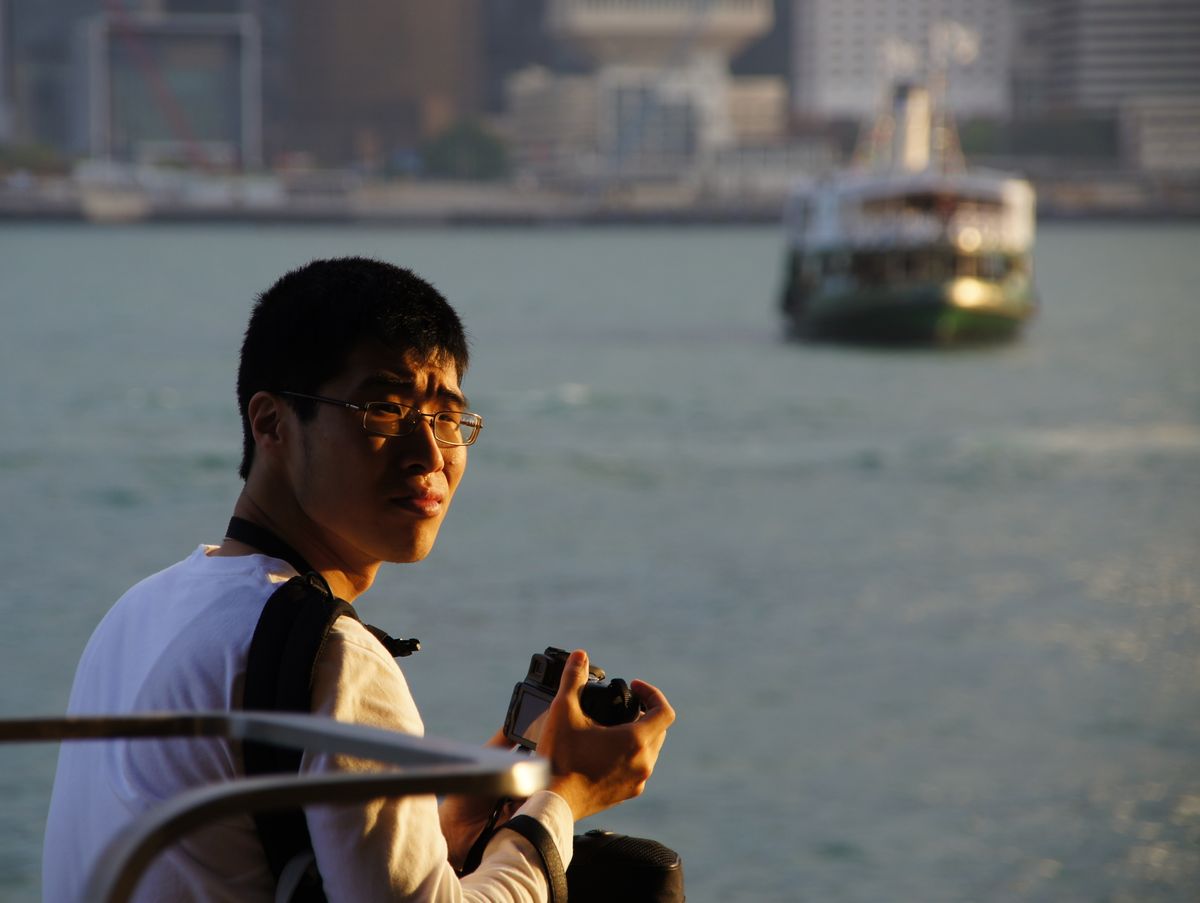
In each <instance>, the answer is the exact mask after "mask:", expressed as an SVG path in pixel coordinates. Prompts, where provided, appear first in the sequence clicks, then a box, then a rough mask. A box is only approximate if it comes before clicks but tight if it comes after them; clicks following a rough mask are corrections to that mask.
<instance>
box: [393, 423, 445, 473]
mask: <svg viewBox="0 0 1200 903" xmlns="http://www.w3.org/2000/svg"><path fill="white" fill-rule="evenodd" d="M414 419H415V420H416V425H415V426H414V427H413V430H412V432H411V433H409V434H408V435H406V436H397V437H395V438H394V439H391V440H389V442H390V443H391V444H393V445H395V446H397V447H398V448H397V450H398V452H399V454H400V455H401V456H402V460H403V462H404V467H405V469H407V470H412V471H414V472H418V473H435V472H437V471H439V470H441V469H442V468H443V467H445V466H446V458H445V456H444V455H443V454H442V446H441V445H439V444H438V441H437V437H435V436H434V434H433V420H432V419H431V418H429V417H419V416H418V417H414Z"/></svg>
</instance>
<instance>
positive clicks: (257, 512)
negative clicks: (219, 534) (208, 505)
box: [211, 490, 380, 602]
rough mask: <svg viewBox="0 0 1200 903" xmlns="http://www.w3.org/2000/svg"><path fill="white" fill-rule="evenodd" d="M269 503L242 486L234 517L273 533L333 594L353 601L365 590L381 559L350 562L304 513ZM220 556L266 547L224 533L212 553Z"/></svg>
mask: <svg viewBox="0 0 1200 903" xmlns="http://www.w3.org/2000/svg"><path fill="white" fill-rule="evenodd" d="M273 507H278V506H271V505H269V504H259V503H258V502H257V501H256V500H255V499H254V498H253V497H252V496H251V494H250V493H249V492H248V491H247V490H243V491H242V493H241V495H239V496H238V499H237V501H236V502H235V503H234V506H233V515H234V517H240V518H242V519H243V520H247V521H249V522H250V523H252V524H254V525H256V526H258V527H260V528H262V529H265V530H269V531H270V532H271V533H273V534H274V535H275V536H276V537H278V539H280V540H282V541H283V542H284V543H286V544H287V545H288V546H291V547H292V548H293V549H294V550H295V551H296V552H297V554H299V555H300V556H301V557H302V558H303V559H304V560H305V561H307V562H308V563H309V565H310V566H311V567H312V568H313V569H314V570H315V571H317V572H318V573H319V574H320V575H321V576H322V577H324V578H325V580H326V581H327V582H328V583H329V588H330V589H331V590H333V593H334V595H335V596H337V597H338V598H339V599H344V600H346V601H347V602H353V601H354V600H355V599H356V598H358V597H359V596H360V595H362V594H363V593H365V592H366V591H367V590H368V589H369V588H370V586H371V584H372V583H373V582H374V580H375V574H376V573H377V572H378V570H379V565H380V562H374V563H371V564H368V565H366V566H365V567H362V566H359V567H352V566H349V565H348V564H347V563H346V562H345V561H344V560H343V559H342V558H341V557H339V556H338V555H337V553H336V552H335V551H334V550H333V549H332V548H330V546H329V544H328V543H327V542H324V541H323V540H322V539H321V537H320V533H319V530H317V529H316V525H315V524H314V525H312V526H311V527H309V526H308V525H309V524H311V521H309V519H308V518H307V517H304V516H303V514H298V515H297V516H294V517H289V516H281V515H280V514H279V513H277V512H276V511H274V510H273ZM211 554H213V555H215V556H219V557H234V556H240V555H253V554H268V553H267V550H266V549H260V548H257V547H255V546H254V545H252V544H250V543H249V542H248V541H246V540H244V539H233V538H231V537H228V536H227V537H225V539H224V541H223V542H222V543H221V545H220V546H218V547H217V548H216V549H214V550H213V552H212V553H211Z"/></svg>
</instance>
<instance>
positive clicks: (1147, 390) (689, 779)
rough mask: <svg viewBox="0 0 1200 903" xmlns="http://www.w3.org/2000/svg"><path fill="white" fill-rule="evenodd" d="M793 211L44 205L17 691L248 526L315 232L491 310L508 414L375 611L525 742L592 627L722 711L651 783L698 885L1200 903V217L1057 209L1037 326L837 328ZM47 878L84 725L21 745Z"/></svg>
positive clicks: (28, 321)
mask: <svg viewBox="0 0 1200 903" xmlns="http://www.w3.org/2000/svg"><path fill="white" fill-rule="evenodd" d="M780 250H781V249H780V242H779V236H778V235H777V234H776V232H775V230H773V229H769V228H737V229H718V228H695V229H682V230H671V229H654V228H647V229H625V228H602V229H587V228H568V229H529V230H507V231H502V230H497V231H487V230H480V231H472V230H456V231H437V230H431V231H426V230H383V229H379V230H372V229H351V228H341V227H338V228H333V227H311V228H272V229H262V228H249V227H247V228H230V227H207V226H205V227H182V226H181V227H163V226H156V227H153V228H150V227H136V228H134V227H130V228H112V229H95V228H86V227H80V226H72V225H62V224H54V225H41V226H32V225H20V226H17V225H6V226H4V227H2V228H0V292H2V295H0V311H2V312H3V315H4V316H3V319H4V326H3V331H2V333H0V343H2V349H0V351H2V353H0V377H3V386H4V391H3V393H2V394H0V489H2V491H3V499H4V504H3V511H2V513H0V531H2V532H0V539H2V542H0V574H2V575H3V576H2V577H0V580H2V583H0V613H2V615H3V623H4V624H5V628H6V629H5V630H4V631H3V633H0V713H3V714H5V715H24V714H41V713H55V712H59V711H61V710H62V709H63V707H64V705H65V700H66V694H67V690H68V687H69V684H70V680H71V675H72V670H73V668H74V663H75V661H76V659H77V657H78V654H79V651H80V649H81V648H82V645H83V643H84V642H85V640H86V638H87V635H88V633H89V632H90V630H91V628H92V627H93V626H94V624H95V623H96V621H97V620H98V618H99V617H100V615H101V614H102V612H103V611H104V610H105V609H106V608H107V607H108V606H109V605H110V604H111V603H112V601H113V600H114V599H115V598H116V597H117V596H118V595H119V594H120V592H121V591H122V590H123V589H124V588H125V587H127V586H128V585H129V584H130V583H132V582H134V581H135V580H137V579H138V578H140V577H141V576H143V575H144V574H146V573H148V572H150V571H152V570H156V569H158V568H160V567H163V566H165V565H167V564H170V563H172V562H173V561H175V560H177V559H178V558H181V557H183V556H184V555H186V554H187V553H188V552H189V551H190V550H191V549H192V548H194V546H195V545H196V544H197V543H198V542H201V541H212V540H215V539H217V538H218V537H219V536H220V535H221V533H222V529H223V526H224V523H225V520H226V518H227V516H228V509H229V505H230V502H231V500H232V498H233V497H234V495H235V493H236V491H237V488H238V482H237V479H236V476H235V470H236V467H237V459H238V449H239V432H238V429H239V426H238V420H237V416H236V412H235V410H234V402H233V398H234V389H233V374H234V367H235V362H236V351H237V346H238V342H239V339H240V332H241V329H242V328H243V326H244V320H245V316H246V313H247V310H248V305H249V300H250V298H251V297H252V296H253V294H254V293H256V292H257V291H260V290H261V289H263V288H265V287H266V285H267V284H269V283H270V282H271V281H272V280H273V279H274V278H275V277H276V276H277V275H279V274H280V273H282V272H283V271H284V270H285V269H287V268H289V267H291V266H294V265H297V264H300V263H302V262H304V261H305V260H307V259H309V258H311V257H313V256H323V255H334V254H345V253H364V254H371V255H376V256H381V257H384V258H386V259H389V260H393V261H397V262H401V263H405V264H407V265H410V266H412V267H414V268H415V269H416V270H417V271H418V272H420V273H422V274H423V275H425V276H427V277H428V278H430V279H431V280H433V281H434V282H435V283H436V284H437V285H438V286H439V287H440V288H441V289H442V290H443V291H445V292H446V293H447V294H448V295H449V296H450V297H451V298H452V299H453V300H454V301H455V302H456V303H457V305H458V306H459V307H460V309H461V310H462V312H463V314H464V317H465V320H466V323H467V325H468V328H469V330H470V332H471V333H472V336H473V339H474V347H475V358H474V365H473V369H472V373H471V374H470V375H469V376H468V378H467V381H466V383H465V387H466V389H467V391H468V392H469V394H470V395H471V398H472V403H473V405H474V406H475V407H476V408H477V409H478V410H479V411H481V412H482V413H483V414H484V415H485V417H486V418H487V429H486V432H485V434H484V437H483V439H482V440H481V443H480V444H479V445H478V446H477V447H476V448H474V449H472V456H471V466H470V470H469V472H468V474H467V477H466V481H465V483H464V486H463V489H462V491H461V492H460V493H459V495H458V496H457V498H456V500H455V510H454V512H453V513H452V514H451V516H450V518H449V520H448V521H447V524H446V527H445V528H444V531H443V534H442V538H441V540H440V541H439V545H438V547H437V548H436V549H435V551H434V553H433V555H432V556H431V557H430V558H429V559H428V560H427V561H426V562H425V563H423V564H421V565H417V566H406V567H396V568H392V569H390V570H388V571H386V572H385V575H384V576H383V577H382V578H381V580H380V581H379V583H378V584H377V586H376V587H375V589H373V590H372V592H371V593H370V594H368V596H366V597H365V598H364V599H363V600H362V601H361V602H360V605H361V607H362V608H363V609H364V611H365V613H366V615H367V616H368V618H369V619H372V620H374V621H376V622H378V623H380V624H381V625H383V626H386V627H391V628H393V629H394V630H395V631H396V632H405V631H407V632H410V633H412V634H415V635H417V636H420V637H421V639H422V641H423V642H424V644H425V648H426V651H425V652H423V653H422V654H421V655H420V656H418V658H416V659H413V660H411V663H408V664H406V666H405V667H406V672H407V674H408V676H409V678H410V682H411V683H412V685H413V688H414V692H415V693H416V696H417V699H418V702H419V703H420V705H421V706H422V709H423V711H424V714H425V718H426V721H427V725H428V727H429V730H430V732H431V733H436V734H441V735H445V736H450V737H454V738H458V739H475V738H478V739H480V740H482V739H483V738H485V737H487V736H488V735H490V734H491V733H492V731H493V730H494V729H495V727H496V726H497V725H498V723H499V720H500V718H501V717H502V714H503V709H504V706H505V705H506V703H507V699H508V694H509V692H510V690H511V687H512V684H513V683H514V682H515V681H516V680H517V679H519V678H520V677H521V675H522V674H523V669H524V667H525V665H526V663H527V661H528V655H529V653H530V652H532V651H534V650H535V649H539V648H541V647H542V646H544V645H547V644H556V645H582V646H585V647H587V648H588V649H589V650H590V651H591V652H592V655H593V658H594V659H595V660H596V661H598V662H599V663H600V664H601V665H603V666H605V667H606V668H607V669H608V670H609V672H610V673H612V674H614V675H619V676H625V677H634V676H641V677H644V678H646V679H648V680H651V681H652V682H654V683H657V684H659V685H660V686H662V687H663V688H664V690H665V691H666V692H667V693H668V695H669V696H670V698H671V700H672V702H673V703H674V704H675V706H676V708H677V709H678V711H679V720H678V722H677V725H676V727H675V728H673V729H672V731H671V734H670V736H669V739H668V742H667V745H666V747H665V749H664V751H663V756H662V759H661V760H660V766H659V771H658V773H657V774H656V776H655V778H654V779H653V781H652V782H651V784H650V786H649V788H648V791H647V793H646V795H645V796H644V797H642V798H641V799H639V800H636V801H634V802H631V803H629V804H627V805H625V806H624V807H622V808H620V809H618V810H616V811H614V812H612V813H607V814H605V815H602V816H599V817H597V818H595V819H593V820H592V824H593V825H605V826H609V827H612V828H614V829H617V830H622V831H626V832H628V833H634V834H640V835H643V836H651V837H655V838H658V839H660V840H662V841H663V842H665V843H667V844H668V845H670V846H673V847H675V848H676V849H678V850H679V851H680V852H681V853H682V854H683V856H684V859H685V863H686V872H687V880H688V887H689V899H692V900H695V901H709V900H712V901H727V900H729V901H740V900H747V901H760V900H761V901H846V903H851V901H853V903H857V901H863V903H866V901H871V903H874V901H878V900H883V899H888V900H906V901H923V903H935V901H956V903H957V901H980V903H982V901H1009V900H1020V901H1055V903H1059V901H1110V903H1119V901H1135V900H1136V901H1185V900H1187V901H1192V900H1195V899H1196V898H1197V891H1196V889H1197V887H1198V886H1200V755H1198V754H1200V722H1198V719H1197V718H1196V714H1197V711H1198V710H1200V708H1198V706H1200V657H1198V656H1197V652H1200V642H1198V641H1200V564H1198V563H1197V555H1196V548H1197V540H1198V539H1200V353H1198V346H1200V305H1198V304H1197V303H1196V286H1197V285H1200V254H1198V253H1197V251H1200V227H1197V226H1196V225H1173V226H1167V225H1162V226H1150V225H1142V226H1137V227H1130V226H1115V225H1110V226H1103V225H1080V224H1051V225H1047V226H1045V227H1044V228H1043V230H1042V232H1041V235H1040V242H1039V248H1038V259H1037V266H1038V270H1037V276H1038V282H1039V285H1040V288H1041V292H1042V295H1043V297H1044V311H1043V314H1042V316H1041V318H1040V319H1039V320H1038V321H1037V322H1035V323H1034V324H1033V326H1032V328H1031V330H1030V331H1029V333H1028V334H1027V336H1026V337H1025V338H1024V339H1023V340H1022V341H1019V342H1017V343H1014V344H1012V345H1008V346H1004V347H999V348H993V349H982V350H972V351H958V352H936V351H879V350H855V349H848V348H823V347H808V346H803V345H794V344H788V343H786V342H783V341H782V340H781V339H780V337H779V329H778V323H777V321H776V319H775V315H774V303H775V291H776V289H777V278H778V273H779V270H780ZM0 756H3V760H2V761H3V768H2V769H0V797H2V798H3V799H4V800H5V805H4V806H3V807H0V899H3V900H12V901H31V900H36V899H37V898H38V884H39V878H38V870H39V860H40V846H41V831H42V825H43V819H44V810H45V806H46V802H47V799H48V788H49V782H50V777H51V774H52V770H53V759H54V756H53V748H52V747H22V748H5V749H0Z"/></svg>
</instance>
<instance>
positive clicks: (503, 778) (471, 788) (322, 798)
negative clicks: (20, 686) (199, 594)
mask: <svg viewBox="0 0 1200 903" xmlns="http://www.w3.org/2000/svg"><path fill="white" fill-rule="evenodd" d="M152 737H159V738H162V737H173V738H185V739H186V738H190V739H198V738H204V737H217V738H223V739H226V740H230V741H240V742H245V741H256V742H259V743H268V744H272V745H276V746H287V747H292V748H298V749H304V750H308V751H313V752H326V753H335V754H342V755H348V756H355V757H358V758H363V759H372V760H375V761H377V762H380V763H383V764H384V766H386V767H385V768H384V769H382V770H379V771H373V772H366V773H363V772H354V773H348V772H347V773H323V774H298V775H273V776H266V777H253V778H239V779H236V780H232V781H225V782H221V783H215V784H208V785H203V786H199V787H195V788H193V789H191V790H188V791H186V792H184V793H181V794H179V795H178V796H176V797H173V798H171V799H169V800H166V801H165V802H163V803H160V804H158V805H157V806H155V807H154V808H152V809H150V810H149V811H147V812H145V813H143V814H142V815H140V816H139V817H137V818H135V819H134V820H133V821H131V822H130V823H129V824H128V825H126V826H125V827H124V828H122V829H121V830H120V831H118V832H117V833H116V835H114V837H113V838H112V839H111V840H110V841H109V843H108V844H107V846H106V847H105V848H104V850H103V851H102V852H101V854H100V855H99V856H98V857H97V860H96V862H95V864H94V865H93V866H92V870H91V872H90V873H89V876H88V879H87V882H86V884H85V889H84V893H83V899H85V900H88V901H98V903H123V901H126V900H128V899H129V898H130V897H131V895H132V894H133V891H134V889H135V888H136V886H137V883H138V880H139V879H140V878H141V876H142V873H143V872H144V871H145V869H146V867H147V866H148V865H149V864H150V862H151V861H152V860H153V858H154V857H155V856H156V855H157V854H158V853H160V852H161V851H162V850H164V849H166V848H167V847H168V846H169V845H170V844H171V843H173V842H175V841H176V840H178V839H179V838H180V837H182V836H183V835H184V834H186V833H188V832H189V831H191V830H193V829H195V828H197V827H199V826H200V825H202V824H205V823H207V822H211V821H213V820H214V819H217V818H220V817H222V816H227V815H232V814H246V813H251V812H260V811H265V810H272V809H290V808H295V807H297V806H307V805H311V804H317V803H362V802H366V801H368V800H372V799H379V798H381V797H387V796H405V795H409V794H426V793H436V794H444V793H462V794H478V795H489V796H495V797H500V796H510V797H514V798H520V797H524V796H528V795H529V794H531V793H533V792H534V791H535V790H539V789H541V788H542V787H544V786H545V785H546V782H547V781H548V779H549V768H548V765H547V763H546V761H545V760H544V759H540V758H533V757H518V756H514V755H513V754H512V753H509V752H507V751H504V750H499V749H490V748H485V747H478V746H471V745H469V744H465V743H457V742H452V741H447V740H440V739H434V738H429V737H414V736H411V735H408V734H400V733H396V732H394V731H386V730H382V729H379V728H373V727H367V726H364V725H357V724H344V723H341V722H338V721H333V720H331V719H329V718H324V717H321V716H316V715H303V714H295V715H292V714H287V715H281V714H274V713H270V714H268V713H261V712H171V713H166V712H164V713H150V714H137V715H128V716H94V717H70V718H22V719H9V720H4V721H0V742H3V743H19V742H53V741H76V740H102V739H110V740H115V739H139V738H152Z"/></svg>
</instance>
